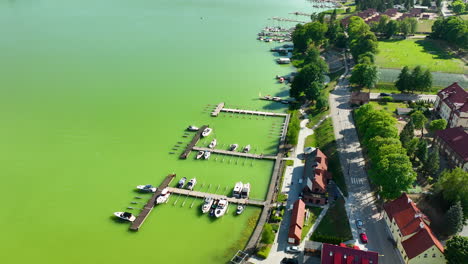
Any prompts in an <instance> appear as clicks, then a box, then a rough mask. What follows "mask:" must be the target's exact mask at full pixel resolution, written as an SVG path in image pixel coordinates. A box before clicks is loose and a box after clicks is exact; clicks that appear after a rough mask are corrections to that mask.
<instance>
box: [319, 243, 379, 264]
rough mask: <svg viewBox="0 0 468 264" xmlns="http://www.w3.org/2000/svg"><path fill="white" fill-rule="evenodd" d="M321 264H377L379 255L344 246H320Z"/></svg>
mask: <svg viewBox="0 0 468 264" xmlns="http://www.w3.org/2000/svg"><path fill="white" fill-rule="evenodd" d="M321 263H322V264H365V263H366V264H378V263H379V254H378V253H377V252H373V251H363V250H360V249H359V248H357V249H356V248H349V247H347V246H346V245H340V246H336V245H330V244H325V243H324V244H323V245H322V261H321Z"/></svg>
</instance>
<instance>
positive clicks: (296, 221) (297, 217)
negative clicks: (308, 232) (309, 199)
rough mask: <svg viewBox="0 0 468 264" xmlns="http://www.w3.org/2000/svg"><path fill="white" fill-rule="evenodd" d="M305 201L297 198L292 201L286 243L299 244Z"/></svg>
mask: <svg viewBox="0 0 468 264" xmlns="http://www.w3.org/2000/svg"><path fill="white" fill-rule="evenodd" d="M304 217H305V203H304V202H303V201H302V200H301V199H299V200H297V201H296V202H295V203H294V206H293V211H292V215H291V221H290V223H289V232H288V243H290V244H294V245H299V244H300V243H301V236H302V227H303V226H304Z"/></svg>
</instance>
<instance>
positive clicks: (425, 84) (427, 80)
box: [419, 70, 432, 92]
mask: <svg viewBox="0 0 468 264" xmlns="http://www.w3.org/2000/svg"><path fill="white" fill-rule="evenodd" d="M419 84H420V91H423V92H427V91H429V90H430V89H431V88H432V73H431V72H430V71H429V70H426V71H424V73H423V74H422V76H421V79H420V80H419Z"/></svg>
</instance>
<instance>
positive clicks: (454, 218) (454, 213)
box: [445, 201, 463, 236]
mask: <svg viewBox="0 0 468 264" xmlns="http://www.w3.org/2000/svg"><path fill="white" fill-rule="evenodd" d="M445 222H446V223H447V225H445V228H446V230H445V231H446V234H447V235H449V236H452V235H456V234H458V233H459V232H461V231H462V230H463V208H462V206H461V203H460V201H457V202H456V203H455V204H454V205H452V206H451V207H450V208H449V209H448V211H447V213H446V214H445Z"/></svg>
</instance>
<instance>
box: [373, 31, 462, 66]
mask: <svg viewBox="0 0 468 264" xmlns="http://www.w3.org/2000/svg"><path fill="white" fill-rule="evenodd" d="M376 64H377V65H378V66H379V67H382V68H398V69H401V68H402V67H403V66H408V67H410V68H414V67H416V66H417V65H422V66H424V67H427V68H429V70H430V71H434V72H448V73H465V66H464V64H463V62H462V61H461V60H460V59H457V58H456V57H454V56H452V55H450V54H447V53H446V52H445V51H443V50H442V49H440V48H439V47H437V46H436V44H435V43H433V42H432V41H431V40H426V39H405V40H386V41H379V53H378V54H377V56H376Z"/></svg>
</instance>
